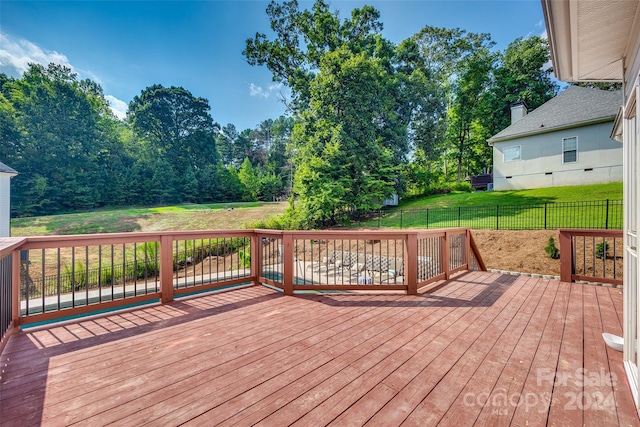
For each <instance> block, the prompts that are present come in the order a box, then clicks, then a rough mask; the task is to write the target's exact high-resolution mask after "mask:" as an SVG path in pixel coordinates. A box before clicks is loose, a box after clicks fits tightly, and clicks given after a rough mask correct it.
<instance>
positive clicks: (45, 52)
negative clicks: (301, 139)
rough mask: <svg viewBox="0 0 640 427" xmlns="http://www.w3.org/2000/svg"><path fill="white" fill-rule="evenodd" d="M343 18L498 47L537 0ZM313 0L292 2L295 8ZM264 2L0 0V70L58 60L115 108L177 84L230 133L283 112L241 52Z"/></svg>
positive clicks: (529, 28) (418, 7)
mask: <svg viewBox="0 0 640 427" xmlns="http://www.w3.org/2000/svg"><path fill="white" fill-rule="evenodd" d="M329 3H330V4H331V6H332V8H333V9H334V10H338V11H340V15H341V16H342V17H345V16H348V15H349V14H350V13H351V10H352V9H354V8H355V7H361V6H363V5H365V4H369V5H372V6H374V7H375V8H376V9H378V10H379V11H380V13H381V21H382V22H383V24H384V30H383V34H384V36H385V37H386V38H387V39H389V40H391V41H393V42H395V43H399V42H400V41H402V40H404V39H405V38H407V37H410V36H411V35H413V34H415V33H417V32H418V31H420V29H422V28H423V27H424V26H426V25H430V26H438V27H447V28H454V27H458V28H462V29H465V30H467V31H469V32H486V33H490V34H491V36H492V39H493V40H494V41H495V42H496V49H500V50H504V49H505V48H506V47H507V45H508V44H509V43H510V42H511V41H513V40H514V39H516V38H517V37H528V36H530V35H541V34H543V33H544V22H543V15H542V9H541V6H540V1H539V0H503V1H479V0H477V1H461V0H460V1H456V0H453V1H441V0H440V1H436V0H433V1H391V0H389V1H369V2H366V1H330V2H329ZM312 4H313V2H307V1H300V6H301V8H309V7H311V5H312ZM267 5H268V2H267V1H243V0H237V1H216V0H209V1H204V0H202V1H179V2H172V1H142V0H139V1H70V2H65V1H25V0H23V1H11V0H2V2H1V3H0V72H4V73H6V74H9V75H12V76H14V77H19V76H20V75H21V73H22V71H24V70H25V69H26V65H27V63H29V62H37V63H42V64H47V63H49V62H57V63H63V64H66V65H69V66H71V67H72V68H73V69H74V71H75V72H77V73H78V74H79V76H80V77H81V78H91V79H93V80H95V81H97V82H98V83H100V84H101V86H102V88H103V89H104V93H105V95H107V98H108V99H109V100H110V102H111V104H112V108H114V109H115V110H116V111H119V112H120V114H121V113H122V112H123V111H124V110H126V105H127V104H128V103H129V102H130V101H131V100H132V98H133V97H134V96H136V95H138V94H140V92H141V91H142V90H143V89H144V88H145V87H147V86H150V85H152V84H157V83H158V84H162V85H164V86H182V87H184V88H185V89H187V90H189V91H191V93H192V94H193V95H194V96H199V97H204V98H207V99H208V100H209V104H210V105H211V115H212V117H213V119H214V120H215V121H217V122H219V123H220V124H222V125H226V124H227V123H233V124H234V125H235V126H236V128H238V130H242V129H246V128H254V127H255V126H256V125H257V124H258V123H260V122H261V121H263V120H265V119H268V118H272V119H275V118H277V117H278V116H279V115H281V114H284V113H285V107H284V105H283V103H282V102H281V101H280V100H279V99H278V98H279V96H280V94H281V93H282V94H286V89H285V88H282V87H278V85H275V84H274V83H273V82H272V81H271V73H270V72H269V71H268V70H267V69H266V68H265V67H257V66H250V65H249V64H247V63H246V61H245V60H244V58H243V56H242V50H243V48H244V45H245V40H246V39H247V38H250V37H253V36H254V34H255V33H256V32H263V33H266V34H269V31H270V28H269V21H268V19H267V15H266V13H265V9H266V7H267Z"/></svg>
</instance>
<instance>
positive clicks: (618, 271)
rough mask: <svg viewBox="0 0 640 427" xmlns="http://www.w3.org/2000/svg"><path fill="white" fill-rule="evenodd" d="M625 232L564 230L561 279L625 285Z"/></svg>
mask: <svg viewBox="0 0 640 427" xmlns="http://www.w3.org/2000/svg"><path fill="white" fill-rule="evenodd" d="M622 259H623V233H622V231H619V230H576V229H571V230H560V280H562V281H563V282H572V281H576V280H583V281H589V282H600V283H610V284H615V285H622V271H623V266H622V262H623V261H622Z"/></svg>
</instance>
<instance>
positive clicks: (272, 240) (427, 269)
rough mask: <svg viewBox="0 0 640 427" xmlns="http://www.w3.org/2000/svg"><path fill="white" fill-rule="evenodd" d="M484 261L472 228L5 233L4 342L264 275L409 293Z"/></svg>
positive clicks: (273, 281) (309, 286)
mask: <svg viewBox="0 0 640 427" xmlns="http://www.w3.org/2000/svg"><path fill="white" fill-rule="evenodd" d="M467 269H481V270H485V268H484V264H483V262H482V259H481V257H480V254H479V253H478V251H477V249H476V247H475V244H474V242H473V238H472V236H471V233H470V231H469V230H468V229H465V228H460V229H449V230H429V231H421V230H413V231H411V230H403V231H401V232H398V231H274V230H218V231H184V232H159V233H126V234H125V233H122V234H94V235H73V236H46V237H29V238H23V239H4V240H0V327H2V330H1V331H0V332H2V334H3V335H2V336H3V338H2V341H1V342H0V347H1V346H2V344H3V343H4V342H5V341H6V339H5V338H6V334H8V333H11V331H12V330H14V329H15V328H18V327H19V326H20V325H26V324H33V323H36V322H43V321H51V320H60V319H65V318H69V317H73V316H78V315H84V314H88V313H93V312H97V311H103V310H109V309H116V308H124V307H128V306H132V305H136V304H142V303H148V302H151V301H160V302H162V303H166V302H170V301H172V300H173V299H174V297H177V296H182V295H186V294H189V293H195V292H202V291H207V290H214V289H220V288H224V287H228V286H234V285H240V284H251V283H258V282H260V283H265V284H268V285H271V286H273V287H276V288H278V289H280V290H282V291H283V292H284V293H285V294H287V295H292V294H294V293H295V292H298V291H300V292H303V291H329V290H333V291H335V290H343V291H349V290H351V291H355V290H358V291H363V290H365V291H366V290H372V291H402V292H405V293H408V294H416V293H418V292H419V291H420V290H421V289H424V288H425V287H426V286H428V285H429V284H431V283H433V282H435V281H438V280H442V279H448V278H449V277H450V275H451V274H454V273H455V272H458V271H461V270H467Z"/></svg>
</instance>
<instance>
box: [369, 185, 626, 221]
mask: <svg viewBox="0 0 640 427" xmlns="http://www.w3.org/2000/svg"><path fill="white" fill-rule="evenodd" d="M621 199H622V183H612V184H599V185H584V186H574V187H553V188H540V189H534V190H519V191H485V192H474V193H461V192H456V193H450V194H445V195H437V196H430V197H424V198H421V199H418V200H410V201H407V202H405V203H401V204H400V206H399V207H398V208H397V209H393V210H391V211H386V212H385V211H383V216H382V217H380V218H377V217H375V218H372V219H370V220H369V221H366V222H362V223H360V225H361V226H365V227H391V228H447V227H470V228H476V229H483V228H488V229H507V230H537V229H556V228H613V229H619V228H622V203H621V202H620V200H621ZM607 200H609V201H610V202H609V203H607V202H606V201H607ZM567 203H569V204H574V205H573V206H567V205H566V204H567ZM545 204H546V205H545Z"/></svg>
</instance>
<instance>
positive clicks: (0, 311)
mask: <svg viewBox="0 0 640 427" xmlns="http://www.w3.org/2000/svg"><path fill="white" fill-rule="evenodd" d="M24 240H25V239H11V238H0V353H2V349H3V348H4V346H5V344H6V343H7V340H8V339H9V336H10V335H11V334H12V333H13V332H14V330H16V329H17V328H18V323H17V322H16V321H15V319H17V318H18V316H19V311H18V304H19V302H18V294H19V291H18V282H19V278H18V273H17V272H18V268H19V267H18V255H17V254H18V252H17V251H16V250H15V249H16V248H18V247H20V245H22V244H23V243H24Z"/></svg>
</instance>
